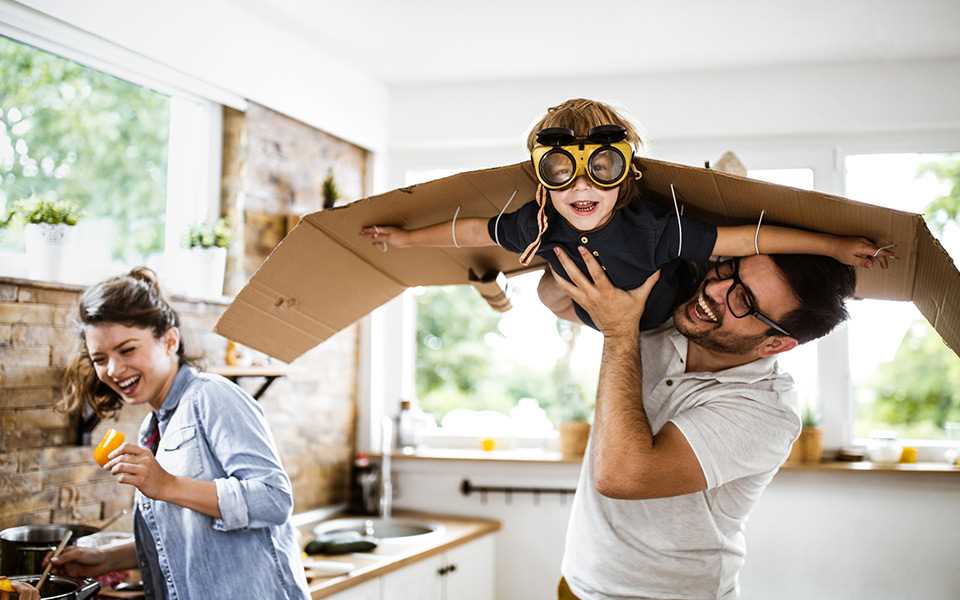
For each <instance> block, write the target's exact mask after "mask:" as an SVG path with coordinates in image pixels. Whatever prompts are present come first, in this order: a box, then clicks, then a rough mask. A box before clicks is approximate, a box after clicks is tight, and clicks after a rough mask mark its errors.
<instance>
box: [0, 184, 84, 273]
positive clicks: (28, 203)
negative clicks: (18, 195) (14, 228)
mask: <svg viewBox="0 0 960 600" xmlns="http://www.w3.org/2000/svg"><path fill="white" fill-rule="evenodd" d="M14 218H16V219H18V220H20V221H22V222H23V223H24V225H25V227H24V245H25V247H26V254H27V262H28V264H29V274H30V277H31V278H33V279H41V280H45V281H59V280H61V279H62V274H63V259H64V255H65V254H66V245H67V241H68V240H67V237H68V236H67V234H68V231H69V229H70V228H71V227H73V226H74V225H76V224H77V221H78V220H79V219H80V209H79V207H78V206H77V205H76V204H74V203H72V202H67V201H65V200H56V199H55V198H52V197H38V196H32V197H30V198H28V199H26V200H21V201H19V202H17V203H16V204H14V207H13V210H11V211H10V213H9V214H8V215H7V216H6V218H5V219H3V220H2V221H0V225H2V226H4V227H6V226H7V225H8V224H9V223H10V222H11V221H12V220H13V219H14Z"/></svg>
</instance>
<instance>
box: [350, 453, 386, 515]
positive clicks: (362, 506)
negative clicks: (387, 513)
mask: <svg viewBox="0 0 960 600" xmlns="http://www.w3.org/2000/svg"><path fill="white" fill-rule="evenodd" d="M379 508H380V470H379V466H378V465H377V464H376V463H372V462H371V461H370V459H369V458H367V455H366V454H364V453H363V452H358V453H357V458H356V459H354V461H353V473H352V475H351V477H350V512H351V513H352V514H355V515H376V514H378V510H379Z"/></svg>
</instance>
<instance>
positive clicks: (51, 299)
mask: <svg viewBox="0 0 960 600" xmlns="http://www.w3.org/2000/svg"><path fill="white" fill-rule="evenodd" d="M0 297H2V294H0ZM79 298H80V293H79V292H74V291H69V290H47V289H44V288H35V287H21V288H20V292H19V293H18V294H17V300H18V301H20V302H36V303H39V304H76V302H77V300H78V299H79Z"/></svg>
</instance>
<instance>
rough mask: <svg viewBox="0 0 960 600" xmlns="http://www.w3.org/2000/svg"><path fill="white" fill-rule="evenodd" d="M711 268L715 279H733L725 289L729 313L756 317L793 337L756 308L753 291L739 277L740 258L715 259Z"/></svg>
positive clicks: (737, 315) (740, 316)
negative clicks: (731, 283) (715, 276)
mask: <svg viewBox="0 0 960 600" xmlns="http://www.w3.org/2000/svg"><path fill="white" fill-rule="evenodd" d="M713 270H714V271H715V272H716V274H717V279H718V280H720V281H723V280H725V279H733V285H731V286H730V289H728V290H727V308H728V309H730V314H732V315H733V316H734V317H736V318H738V319H743V318H746V317H756V318H757V319H759V320H760V322H761V323H763V324H764V325H766V326H768V327H770V328H772V329H776V330H777V331H779V332H780V333H782V334H783V335H785V336H787V337H793V336H792V335H791V334H790V332H789V331H787V330H786V329H784V328H783V327H781V326H780V325H779V324H778V323H777V322H776V321H774V320H773V319H771V318H770V317H768V316H767V315H765V314H763V313H762V312H760V311H759V310H757V302H756V300H754V298H753V292H751V291H750V288H748V287H747V286H746V284H744V283H743V280H741V279H740V258H739V257H737V258H731V259H727V260H721V261H717V262H716V263H715V264H714V266H713Z"/></svg>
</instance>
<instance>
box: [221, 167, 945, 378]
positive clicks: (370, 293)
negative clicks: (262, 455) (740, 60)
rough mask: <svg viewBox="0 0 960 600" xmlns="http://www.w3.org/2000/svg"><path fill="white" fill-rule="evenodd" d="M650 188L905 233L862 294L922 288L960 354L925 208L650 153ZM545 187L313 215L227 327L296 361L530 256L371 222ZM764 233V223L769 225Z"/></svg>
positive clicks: (844, 227)
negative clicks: (905, 208)
mask: <svg viewBox="0 0 960 600" xmlns="http://www.w3.org/2000/svg"><path fill="white" fill-rule="evenodd" d="M639 162H640V165H641V170H642V172H643V180H644V182H645V185H646V186H648V187H649V188H651V189H653V190H654V191H657V192H659V193H661V194H664V195H665V196H667V197H670V194H671V190H670V184H673V186H674V190H675V191H676V193H677V198H678V200H680V202H682V203H683V205H684V210H685V211H689V212H690V214H692V215H694V216H698V217H700V218H703V219H707V220H711V221H713V222H717V223H721V224H723V223H744V222H750V223H753V222H756V220H757V218H758V217H759V216H760V211H761V210H764V211H766V212H765V215H764V222H765V223H777V224H781V225H790V226H795V227H803V228H807V229H815V230H818V231H824V232H827V233H832V234H836V235H861V236H865V237H868V238H870V239H872V240H875V241H876V242H878V243H881V244H888V243H896V244H897V247H896V252H897V254H898V256H899V257H900V260H897V261H893V262H892V263H891V266H890V268H889V269H886V270H882V269H879V268H874V269H869V270H867V269H858V271H857V295H858V296H859V297H862V298H879V299H888V300H911V301H913V302H914V303H916V305H917V306H918V307H919V309H920V312H921V313H922V314H923V315H924V316H925V317H926V318H927V320H928V321H930V323H931V324H932V325H933V327H934V328H935V329H936V330H937V331H938V332H939V333H940V335H941V336H942V337H943V339H944V341H945V342H946V343H947V345H948V346H949V347H950V348H951V349H953V351H954V352H956V353H958V354H960V302H958V299H960V273H958V272H957V269H956V266H955V265H954V264H953V261H952V260H951V259H950V257H949V255H948V254H947V253H946V252H945V251H944V249H943V248H942V247H941V246H940V244H939V243H938V242H937V241H936V239H934V237H933V236H932V235H931V234H930V232H929V230H928V229H927V227H926V224H925V223H924V222H923V218H922V217H921V216H920V215H917V214H914V213H908V212H902V211H896V210H891V209H888V208H882V207H878V206H871V205H869V204H863V203H860V202H855V201H853V200H848V199H846V198H841V197H839V196H831V195H829V194H822V193H819V192H813V191H806V190H799V189H795V188H790V187H786V186H781V185H776V184H772V183H767V182H763V181H756V180H752V179H748V178H746V177H740V176H737V175H731V174H728V173H723V172H718V171H715V170H710V169H703V168H698V167H689V166H685V165H680V164H674V163H668V162H663V161H658V160H653V159H649V158H642V159H640V160H639ZM535 190H536V184H535V180H534V178H533V174H532V171H531V168H530V164H529V163H528V162H523V163H519V164H515V165H510V166H506V167H499V168H494V169H485V170H481V171H472V172H469V173H461V174H458V175H453V176H451V177H446V178H444V179H438V180H436V181H431V182H428V183H423V184H419V185H416V186H411V187H408V188H401V189H398V190H393V191H391V192H387V193H385V194H380V195H378V196H373V197H370V198H365V199H362V200H358V201H357V202H354V203H352V204H350V205H347V206H343V207H339V208H334V209H331V210H324V211H319V212H315V213H312V214H309V215H307V216H306V217H304V218H303V219H302V220H301V221H300V223H299V224H298V225H297V226H296V227H295V228H294V229H293V231H291V232H290V234H289V235H288V236H287V237H286V238H284V240H283V241H282V242H281V243H280V244H279V245H278V246H277V248H276V249H275V250H274V251H273V253H272V254H271V255H270V257H269V258H268V259H267V260H266V261H265V262H264V263H263V265H261V267H260V269H259V270H258V271H257V272H256V274H254V276H253V278H251V280H250V281H249V282H248V283H247V285H246V286H245V287H244V288H243V290H241V292H240V294H238V295H237V297H236V299H235V300H234V302H233V304H232V305H231V306H230V307H229V308H228V309H227V311H226V312H225V313H224V315H223V316H222V317H221V319H220V321H219V322H218V323H217V327H216V331H217V332H218V333H220V334H221V335H224V336H226V337H228V338H231V339H234V340H236V341H238V342H240V343H242V344H245V345H247V346H250V347H253V348H256V349H257V350H261V351H263V352H265V353H267V354H269V355H271V356H275V357H277V358H279V359H281V360H285V361H291V360H293V359H295V358H296V357H298V356H300V355H301V354H303V353H304V352H306V351H307V350H309V349H310V348H312V347H314V346H316V345H317V344H319V343H320V342H322V341H323V340H325V339H327V338H328V337H330V336H331V335H333V334H334V333H336V332H337V331H340V330H341V329H343V328H345V327H347V326H348V325H350V324H351V323H353V322H355V321H357V320H358V319H360V318H361V317H363V316H364V315H366V314H367V313H369V312H370V311H372V310H373V309H375V308H376V307H378V306H380V305H381V304H384V303H385V302H387V301H388V300H390V299H391V298H393V297H394V296H397V295H398V294H400V293H401V292H402V291H403V290H404V289H405V288H407V287H413V286H420V285H448V284H467V283H470V275H469V274H470V272H471V271H473V272H474V273H484V274H485V273H490V272H495V271H501V272H503V273H505V274H507V275H514V274H517V273H520V272H523V271H529V270H531V269H535V268H540V267H542V266H543V261H542V260H540V259H535V260H534V262H533V263H531V265H530V266H529V267H524V266H523V265H521V264H520V262H519V261H518V256H517V255H516V254H513V253H512V252H507V251H505V250H502V249H500V248H497V247H492V248H452V247H451V248H404V249H390V250H389V251H387V252H383V251H382V250H381V249H378V248H377V247H375V246H372V245H371V244H370V243H369V241H367V240H366V239H365V238H362V237H360V235H359V231H360V228H361V227H363V226H366V225H374V224H377V225H396V226H403V227H407V228H415V227H423V226H425V225H431V224H434V223H438V222H442V221H448V220H450V219H452V218H453V215H454V212H455V211H456V210H457V208H458V207H459V208H460V213H459V218H466V217H494V216H496V215H497V214H498V213H499V212H500V210H501V209H502V208H503V207H504V205H506V204H507V203H508V201H509V200H510V198H511V196H513V195H514V193H515V197H514V198H513V200H512V201H511V202H510V203H509V206H508V208H507V211H508V212H512V211H514V210H516V209H518V208H520V206H522V205H523V204H524V203H526V202H529V201H530V200H531V199H532V198H533V196H534V192H535ZM761 235H762V234H761Z"/></svg>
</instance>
